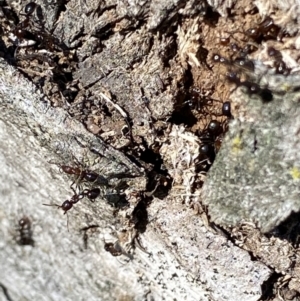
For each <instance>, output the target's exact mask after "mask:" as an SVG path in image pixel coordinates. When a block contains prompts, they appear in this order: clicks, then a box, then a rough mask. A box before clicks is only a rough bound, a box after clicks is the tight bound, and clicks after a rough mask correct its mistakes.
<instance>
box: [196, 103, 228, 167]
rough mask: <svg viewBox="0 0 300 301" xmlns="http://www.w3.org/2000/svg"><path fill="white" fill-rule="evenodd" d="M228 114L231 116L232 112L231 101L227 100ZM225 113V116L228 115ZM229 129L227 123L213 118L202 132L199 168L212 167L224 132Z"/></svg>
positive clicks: (224, 107) (224, 106)
mask: <svg viewBox="0 0 300 301" xmlns="http://www.w3.org/2000/svg"><path fill="white" fill-rule="evenodd" d="M222 109H224V110H225V113H226V115H228V116H231V112H230V102H226V103H225V105H223V108H222ZM226 115H225V116H226ZM226 131H227V124H225V125H224V123H223V124H222V123H221V122H219V121H217V120H211V121H210V123H209V124H208V126H207V127H206V129H204V130H203V131H202V132H201V133H200V137H199V138H200V140H201V142H202V144H201V145H200V148H199V153H200V162H199V164H198V170H199V171H203V172H207V171H208V170H209V168H210V167H211V165H212V163H213V162H214V160H215V158H216V154H217V153H218V151H219V149H220V147H221V145H222V141H223V137H224V133H225V132H226Z"/></svg>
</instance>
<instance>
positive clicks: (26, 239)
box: [17, 216, 34, 247]
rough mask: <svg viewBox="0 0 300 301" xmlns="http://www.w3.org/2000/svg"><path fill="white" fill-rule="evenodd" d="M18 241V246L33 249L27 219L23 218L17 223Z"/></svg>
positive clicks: (28, 220)
mask: <svg viewBox="0 0 300 301" xmlns="http://www.w3.org/2000/svg"><path fill="white" fill-rule="evenodd" d="M18 232H19V239H18V240H17V242H18V244H19V245H21V246H28V245H29V246H32V247H34V240H33V238H32V235H33V231H32V229H31V221H30V219H29V217H27V216H23V217H22V218H21V219H20V220H19V222H18Z"/></svg>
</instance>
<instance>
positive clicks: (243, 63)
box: [212, 53, 254, 72]
mask: <svg viewBox="0 0 300 301" xmlns="http://www.w3.org/2000/svg"><path fill="white" fill-rule="evenodd" d="M212 58H213V61H214V62H215V63H221V64H224V65H227V66H235V67H238V68H239V69H242V70H245V71H249V72H254V64H253V62H252V61H251V60H248V59H246V58H244V57H239V58H236V59H234V60H229V59H226V58H224V57H222V56H220V55H219V54H217V53H215V54H213V56H212Z"/></svg>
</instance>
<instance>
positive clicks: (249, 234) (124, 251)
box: [0, 0, 300, 301]
mask: <svg viewBox="0 0 300 301" xmlns="http://www.w3.org/2000/svg"><path fill="white" fill-rule="evenodd" d="M137 2H138V3H137ZM137 2H130V1H129V2H123V1H106V2H100V3H99V1H75V0H74V1H68V2H66V3H65V4H63V6H64V7H65V10H62V8H61V7H60V4H59V3H56V4H54V5H51V4H49V3H48V2H47V1H41V2H39V4H40V5H41V7H42V8H43V9H44V11H45V10H47V14H44V15H45V22H46V26H47V29H48V30H49V31H51V32H52V31H53V33H54V34H55V36H58V37H60V38H61V39H62V40H63V42H64V43H65V45H66V46H67V47H72V48H73V49H77V53H76V56H77V57H78V64H77V65H76V68H75V70H74V72H73V73H72V75H73V82H74V83H73V84H74V85H73V86H72V88H74V87H75V83H76V88H78V91H79V92H78V95H77V97H76V99H75V100H74V102H73V103H71V104H68V103H67V102H66V101H64V100H63V101H61V100H60V99H61V98H62V99H63V97H62V95H61V94H62V93H59V92H57V91H58V90H57V87H55V85H53V86H51V85H50V84H49V85H50V88H51V89H48V88H47V85H46V84H45V87H44V91H40V90H39V89H37V88H36V86H35V84H33V83H32V82H31V81H30V80H28V79H27V78H26V77H24V75H23V74H21V73H20V72H19V71H18V70H17V69H15V68H14V67H13V66H11V65H9V64H8V63H7V62H6V61H5V60H4V59H1V61H0V107H1V114H0V123H1V124H0V139H1V141H2V142H1V144H0V149H1V151H0V168H1V174H0V175H1V181H0V195H1V203H0V237H1V240H0V250H1V252H0V266H1V270H2V277H1V280H0V286H1V288H2V292H1V290H0V300H119V301H122V300H123V301H125V300H212V301H214V300H217V301H222V300H245V301H248V300H249V301H252V300H253V301H255V300H259V299H260V298H261V297H262V293H263V292H262V286H263V285H264V283H268V281H269V279H270V277H271V275H272V273H273V271H272V268H274V269H275V271H277V272H278V273H282V274H283V275H284V274H285V275H287V276H288V280H291V281H290V284H289V288H290V289H291V290H295V291H297V292H299V287H300V286H298V284H299V279H300V268H299V267H300V263H299V252H298V250H297V247H296V246H293V245H292V244H291V243H290V242H288V241H286V240H284V239H280V238H274V237H269V236H264V234H263V233H264V232H269V231H270V230H272V229H274V227H276V226H278V225H279V224H280V222H282V221H283V220H285V219H286V218H288V217H289V215H290V214H291V212H292V211H299V200H298V195H299V187H298V181H299V178H300V176H299V174H300V171H298V165H297V162H298V151H297V149H298V144H299V139H298V136H299V135H298V131H299V125H298V120H297V116H298V114H299V109H298V93H297V91H298V86H297V85H298V77H299V76H297V75H294V74H292V75H290V76H289V77H282V76H281V77H280V76H275V75H274V74H269V72H268V70H265V69H264V68H263V67H261V66H260V64H259V60H261V59H262V58H260V57H257V58H255V59H256V62H257V63H256V67H257V68H256V74H255V76H253V81H257V78H259V80H260V83H261V84H262V85H265V83H266V82H268V85H269V86H268V87H269V88H270V89H271V90H272V91H275V93H274V95H275V96H274V100H273V101H272V102H270V103H268V104H265V103H263V102H262V101H261V99H260V98H257V97H252V96H249V95H246V94H245V93H243V91H242V89H238V90H237V91H236V92H235V93H234V94H233V96H232V101H233V103H234V104H235V106H236V107H240V108H241V110H240V111H239V113H237V115H236V116H235V120H234V121H233V122H232V123H231V124H230V129H229V132H228V134H227V136H226V138H225V141H224V142H223V146H222V149H221V151H220V153H219V154H218V156H217V159H216V161H215V163H214V165H213V167H212V169H211V170H210V172H209V174H208V176H207V177H206V179H205V184H204V187H203V191H201V190H200V189H199V190H198V189H192V186H193V183H194V181H195V177H196V176H197V175H196V174H195V170H196V167H195V166H196V158H197V157H198V156H199V145H200V144H201V141H199V138H198V137H197V136H196V135H195V134H194V133H192V132H190V131H188V130H187V129H186V128H185V127H184V126H183V125H175V124H170V123H169V120H170V118H171V116H172V113H173V111H174V110H175V109H176V103H175V101H174V99H177V100H178V99H179V100H180V99H181V98H182V95H183V93H184V89H185V80H186V74H187V70H188V67H187V66H188V65H189V64H190V65H192V66H193V64H192V63H193V62H194V63H195V64H196V65H197V59H195V56H193V54H195V53H197V51H198V47H199V45H198V46H197V43H198V42H199V39H198V38H197V29H198V26H199V24H198V23H199V22H200V19H199V18H201V17H202V16H204V15H205V13H206V10H207V4H206V3H205V2H204V1H184V2H182V1H144V2H140V1H137ZM264 3H265V2H264ZM264 3H263V4H262V3H256V5H257V7H258V8H259V10H260V13H261V14H262V15H265V11H270V10H272V9H274V10H275V11H276V12H277V13H276V14H275V16H276V17H277V19H278V20H280V17H281V16H282V15H284V14H286V12H287V10H288V7H282V6H280V5H281V4H278V5H277V4H276V3H275V2H273V4H272V5H271V4H268V5H269V6H268V5H267V4H264ZM9 4H10V5H11V6H13V7H14V8H15V9H16V11H19V10H20V8H22V7H23V6H24V3H21V4H20V3H16V2H11V3H9ZM209 4H210V5H211V6H212V7H213V9H215V10H217V11H218V12H219V13H220V15H221V16H224V18H225V19H226V16H227V13H226V12H228V10H227V9H226V8H228V7H231V6H233V5H234V3H233V2H232V1H228V2H227V1H225V2H223V1H222V3H221V4H220V3H217V2H216V3H209ZM249 10H250V8H249ZM297 10H298V7H296V8H295V11H297ZM294 13H295V12H294V11H293V12H290V15H288V18H285V19H284V20H283V21H282V23H280V25H282V26H284V28H286V29H287V31H289V30H294V27H293V26H291V23H293V22H298V20H297V19H296V17H295V16H294ZM298 16H299V15H298ZM180 18H183V19H184V20H185V18H187V19H190V20H191V24H192V26H191V28H190V31H188V32H184V29H182V28H181V27H180V25H179V21H178V20H179V19H180ZM289 18H290V19H289ZM278 22H279V21H278ZM297 24H298V23H297ZM195 28H197V29H195ZM193 30H194V31H193ZM175 33H176V34H175ZM291 33H292V32H291ZM293 33H294V32H293ZM176 37H177V38H176ZM177 39H178V40H179V41H180V43H179V42H178V41H177ZM293 42H294V45H296V46H295V48H296V49H297V47H298V46H297V38H294V40H293ZM199 43H200V42H199ZM291 48H292V47H291ZM194 52H195V53H194ZM193 58H194V59H193ZM180 62H181V63H180ZM191 62H192V63H191ZM23 69H24V68H23ZM34 70H35V69H34ZM49 70H50V71H49ZM49 70H47V72H48V73H49V72H52V69H51V68H49ZM35 72H36V70H35ZM43 72H44V71H43ZM47 72H46V71H45V74H46V75H45V76H46V80H45V82H46V83H47V80H48V77H47V76H48V75H47V74H48V73H47ZM53 72H54V71H53ZM49 78H50V79H51V76H50V77H49ZM50 79H49V83H51V81H50ZM33 82H35V80H34V79H33ZM35 83H37V81H36V82H35ZM50 90H51V93H52V92H53V91H54V92H53V95H55V97H57V99H58V100H57V101H56V100H53V99H50V98H49V97H48V96H50V92H49V91H50ZM56 92H57V93H56ZM55 93H56V94H55ZM82 99H84V100H85V101H86V100H87V99H89V100H90V99H92V100H93V101H94V103H96V104H97V105H98V106H99V107H100V105H103V104H104V105H106V106H107V107H108V109H109V110H110V112H111V120H109V118H106V119H105V118H104V119H103V120H102V126H101V129H100V127H99V126H98V124H96V122H95V121H93V120H96V117H97V116H96V115H97V114H96V113H89V114H90V115H89V116H88V117H87V118H84V117H82V115H81V113H80V111H77V110H78V107H80V108H81V105H82ZM148 100H150V101H149V103H148ZM55 106H58V107H55ZM66 108H67V109H66ZM67 111H68V112H67ZM94 111H96V110H95V108H94ZM70 112H71V113H72V114H70ZM91 112H93V107H92V109H91ZM96 112H97V111H96ZM93 114H94V115H93ZM71 115H72V116H71ZM92 115H93V116H92ZM91 116H92V117H93V118H94V119H93V118H92V117H91ZM95 116H96V117H95ZM128 117H130V121H131V124H130V130H131V132H132V136H133V138H132V139H133V140H134V141H135V142H136V143H137V144H140V145H155V143H160V145H161V146H160V149H159V155H160V156H161V158H162V160H163V161H164V166H165V168H166V170H167V171H168V173H169V175H170V176H171V177H172V181H173V182H172V187H171V188H170V189H169V190H168V194H164V195H160V194H159V193H157V194H151V193H149V191H148V190H147V184H149V182H152V181H153V180H155V179H156V176H151V175H150V176H149V174H147V171H148V170H147V169H148V168H149V166H150V164H143V163H142V162H141V160H139V159H137V158H135V160H131V159H132V158H133V157H134V154H135V153H132V154H131V156H127V155H126V154H124V152H123V149H124V148H126V146H127V145H128V144H129V139H128V137H126V135H123V134H122V133H123V132H122V129H123V128H124V126H125V127H126V126H127V127H128ZM81 119H84V125H83V124H82V123H81V121H82V120H81ZM112 125H113V127H112ZM158 132H163V133H164V135H161V136H159V135H157V133H158ZM158 136H159V138H158ZM255 140H257V150H255V152H253V145H254V141H255ZM139 151H142V146H141V148H140V149H138V150H137V153H138V152H139ZM74 158H76V160H78V161H80V162H81V163H82V164H84V166H87V167H88V169H90V170H93V171H95V172H97V173H99V174H101V176H103V178H102V177H101V178H99V179H98V180H97V181H98V182H97V183H94V184H98V185H99V186H101V189H102V190H103V191H102V193H101V197H100V198H98V199H97V200H96V201H95V202H90V201H89V200H87V199H83V200H81V201H80V202H79V203H77V204H75V205H74V208H72V210H70V211H69V212H68V214H67V216H66V215H63V214H62V210H61V209H60V210H59V208H56V207H46V206H43V204H58V205H59V206H60V205H61V204H62V202H63V201H64V200H67V199H70V195H72V191H71V190H70V187H69V186H70V183H71V181H72V179H70V177H68V176H67V175H66V174H64V173H62V172H61V170H60V169H59V166H58V165H59V164H66V165H72V166H74ZM299 168H300V167H299ZM151 177H153V178H151ZM104 179H106V180H105V181H104ZM106 181H107V182H106ZM159 181H161V184H160V185H161V186H163V185H164V181H167V180H165V178H163V177H162V178H160V180H159ZM83 185H84V188H88V187H89V186H87V185H85V184H83ZM123 187H125V188H123ZM158 192H159V191H158ZM200 193H201V195H200ZM121 194H122V196H123V197H124V196H126V206H125V205H124V206H122V204H123V203H122V201H123V199H122V197H121ZM147 197H149V198H151V200H149V201H147V202H146V201H145V199H147ZM141 200H142V201H141ZM203 204H204V205H207V207H208V215H207V212H206V210H204V209H206V208H205V207H203ZM141 206H142V208H144V207H145V208H144V209H143V212H144V213H145V212H146V214H147V217H146V218H145V219H146V220H147V225H146V226H145V227H144V229H143V231H141V230H140V228H139V227H138V225H139V223H140V222H141V221H140V220H138V214H137V212H138V211H139V210H140V209H139V208H140V207H141ZM143 206H144V207H143ZM24 216H28V217H29V218H30V219H31V221H32V232H33V240H34V244H32V245H27V246H23V245H20V244H18V241H20V237H19V233H18V221H19V220H20V218H22V217H24ZM67 221H68V227H67ZM243 221H246V222H254V223H256V226H258V228H259V229H262V231H260V230H259V229H258V228H256V227H255V225H252V224H249V223H248V224H242V225H241V223H242V222H243ZM211 222H214V224H211ZM89 225H95V226H97V227H95V228H93V229H90V230H87V231H86V232H85V230H83V229H84V228H85V227H87V226H89ZM85 234H86V235H88V236H87V237H88V238H86V236H85ZM84 237H85V241H84V239H83V238H84ZM139 242H140V245H141V246H140V247H139ZM86 243H87V245H86ZM107 243H112V244H113V245H114V251H117V252H118V253H119V254H118V255H121V256H119V257H116V256H112V254H111V253H110V252H107V251H106V250H105V246H107ZM251 256H254V258H255V260H253V257H251ZM274 300H275V299H274ZM295 300H296V299H295Z"/></svg>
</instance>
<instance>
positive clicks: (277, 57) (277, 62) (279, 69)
mask: <svg viewBox="0 0 300 301" xmlns="http://www.w3.org/2000/svg"><path fill="white" fill-rule="evenodd" d="M267 53H268V55H269V56H270V57H271V58H274V67H275V72H276V73H277V74H282V75H288V74H289V73H290V69H289V68H288V67H287V66H286V64H285V62H284V61H283V59H282V54H281V52H280V51H278V50H276V49H275V48H273V47H268V49H267Z"/></svg>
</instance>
